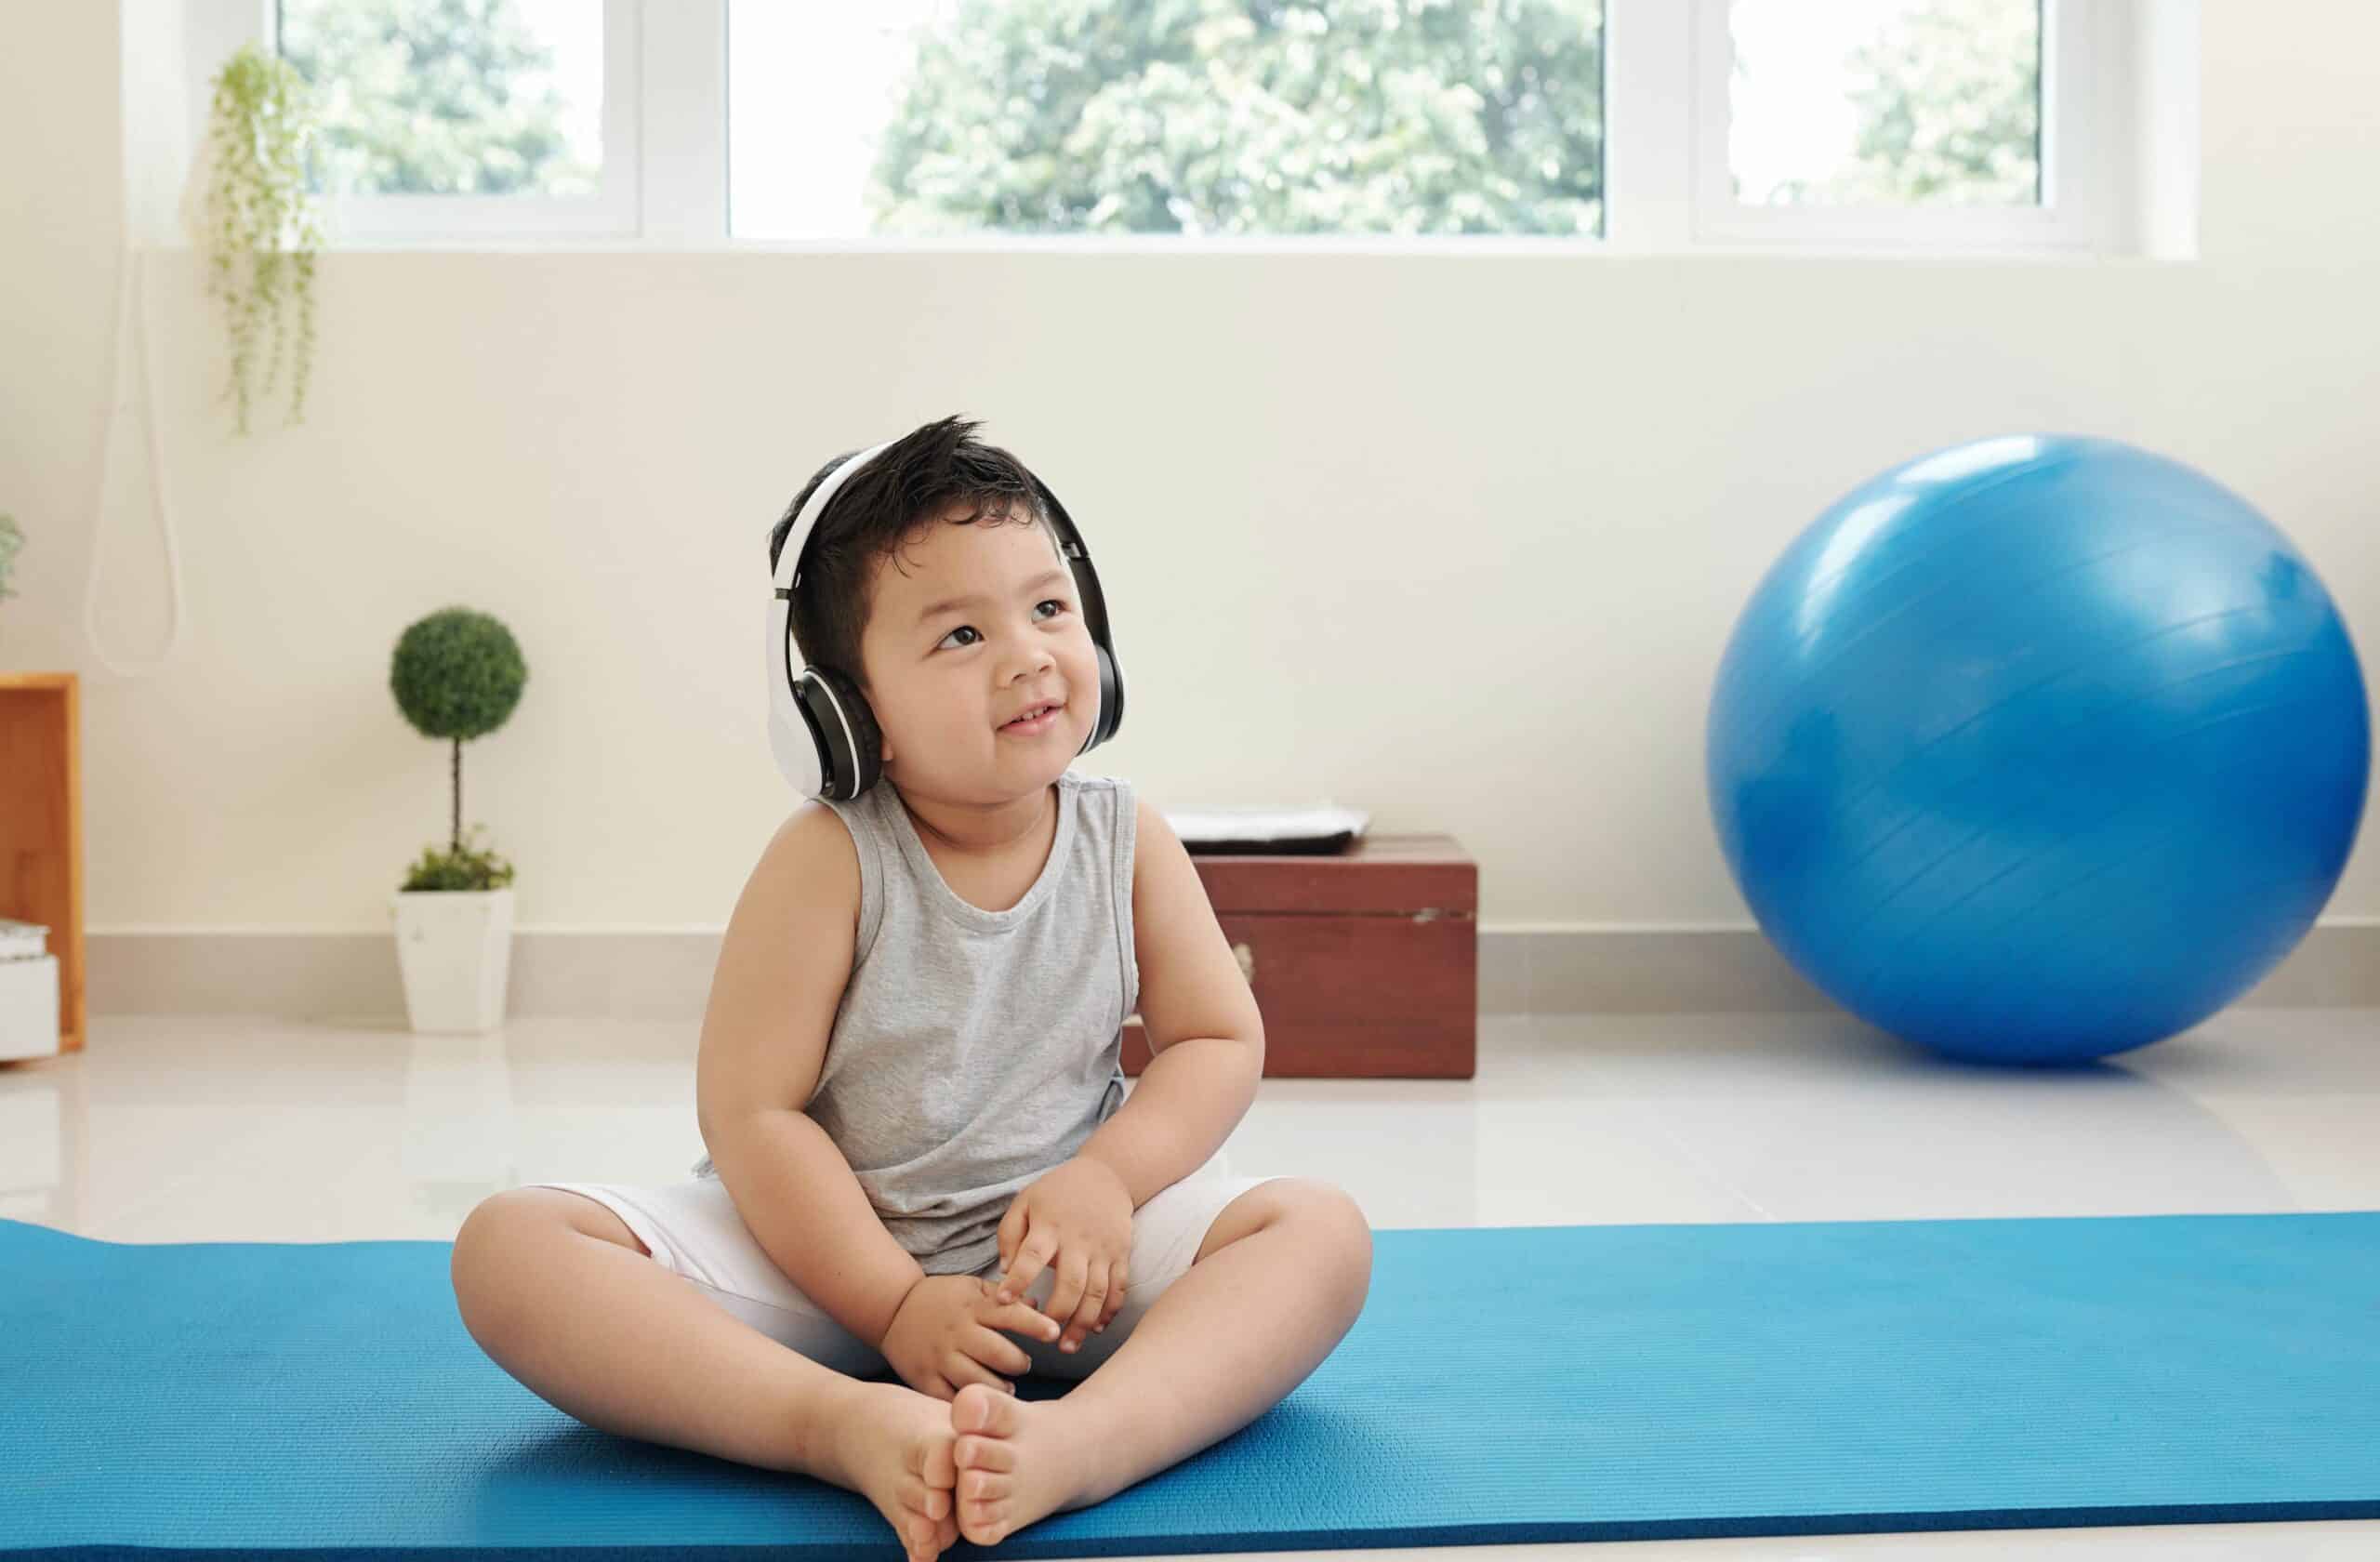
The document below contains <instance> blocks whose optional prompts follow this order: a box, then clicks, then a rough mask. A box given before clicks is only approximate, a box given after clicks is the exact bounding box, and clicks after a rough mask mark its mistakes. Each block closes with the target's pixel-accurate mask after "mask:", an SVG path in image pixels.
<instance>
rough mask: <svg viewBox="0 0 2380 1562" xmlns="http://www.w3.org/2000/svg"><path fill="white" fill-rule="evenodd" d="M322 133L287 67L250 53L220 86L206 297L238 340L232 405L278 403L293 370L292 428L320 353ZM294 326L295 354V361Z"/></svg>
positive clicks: (244, 52) (302, 84) (243, 412)
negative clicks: (311, 185) (318, 154)
mask: <svg viewBox="0 0 2380 1562" xmlns="http://www.w3.org/2000/svg"><path fill="white" fill-rule="evenodd" d="M315 129H316V124H315V118H314V111H313V107H312V104H311V101H310V100H309V95H308V91H307V87H306V81H305V78H304V77H302V76H300V75H299V74H298V73H297V71H296V70H294V69H293V68H291V66H290V65H289V64H288V63H287V62H286V61H285V60H280V59H278V58H276V57H274V56H271V55H268V54H265V53H263V52H262V51H260V50H259V49H258V47H257V46H255V45H254V44H245V45H243V46H241V47H240V49H239V51H238V52H237V53H235V54H233V55H232V56H231V59H230V60H228V61H226V62H225V64H224V66H223V69H222V71H221V73H219V74H218V75H217V76H216V78H215V98H214V101H213V104H212V106H211V107H210V109H209V111H208V116H207V139H208V142H209V145H210V148H211V151H212V164H211V167H210V169H209V173H208V179H207V184H206V197H205V221H204V223H203V225H202V232H203V233H204V235H205V255H206V267H207V289H206V291H207V297H208V298H219V299H221V300H222V301H223V306H224V313H225V320H226V322H227V324H229V326H230V328H231V384H230V386H229V388H228V389H227V390H226V391H224V399H226V400H228V401H231V403H233V404H234V405H235V406H236V407H237V409H238V414H239V427H240V432H241V433H243V434H245V433H246V432H247V431H248V408H249V404H250V403H251V402H252V401H253V400H254V399H255V398H256V397H257V396H258V395H270V394H271V391H272V388H273V387H274V385H275V384H277V383H278V382H279V380H280V377H281V371H282V369H283V367H284V364H290V365H291V374H290V401H289V421H290V423H292V424H297V423H300V422H303V421H304V419H305V409H306V381H307V377H308V369H309V367H310V365H311V361H312V358H313V351H314V257H315V254H316V252H317V251H319V250H320V249H321V248H322V243H323V233H322V223H321V220H320V218H319V216H318V214H317V212H316V210H315V206H314V202H313V199H312V197H311V194H310V193H309V192H308V191H307V189H306V163H307V156H308V153H309V152H310V151H311V146H312V142H313V138H314V133H315ZM293 323H294V329H295V334H296V337H297V342H296V351H295V352H294V354H293V353H292V352H291V351H290V348H291V343H290V336H291V334H292V329H293ZM268 324H270V325H271V328H272V356H271V360H270V361H269V362H268V363H267V364H266V366H265V379H264V384H263V386H262V387H261V388H260V389H259V388H258V387H257V386H256V383H255V381H256V369H257V350H258V346H259V344H260V341H261V338H263V335H264V332H265V328H266V326H267V325H268Z"/></svg>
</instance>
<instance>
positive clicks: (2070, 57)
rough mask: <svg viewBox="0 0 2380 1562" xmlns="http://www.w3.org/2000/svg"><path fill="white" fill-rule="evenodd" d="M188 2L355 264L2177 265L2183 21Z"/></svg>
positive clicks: (1743, 4) (1830, 5) (1695, 7)
mask: <svg viewBox="0 0 2380 1562" xmlns="http://www.w3.org/2000/svg"><path fill="white" fill-rule="evenodd" d="M184 4H185V5H186V6H187V7H188V20H187V23H186V43H187V46H188V49H189V58H190V60H191V70H190V73H189V80H190V84H191V86H192V99H193V101H192V102H191V103H190V104H189V105H188V106H189V108H190V109H191V111H192V112H191V117H190V120H189V122H188V128H189V131H190V134H189V136H188V137H187V138H186V139H185V141H184V144H185V145H188V146H196V145H198V144H199V141H198V132H199V127H200V126H203V124H204V120H205V109H206V98H207V87H206V84H207V82H209V81H210V80H211V78H212V75H213V73H214V72H215V71H216V70H217V69H218V68H219V66H220V64H221V61H222V60H223V58H224V57H225V56H226V55H227V54H228V53H229V52H230V51H231V48H233V47H236V46H238V45H239V44H241V43H244V42H248V41H257V42H260V43H263V44H266V45H267V46H271V47H274V48H277V49H279V50H280V51H281V53H282V54H283V56H284V58H286V59H288V60H291V61H292V62H293V63H295V64H297V65H298V68H299V69H300V71H301V72H302V73H304V74H306V75H307V76H308V78H309V79H310V80H311V81H312V82H313V83H315V84H316V86H317V87H318V89H319V90H320V92H321V104H322V107H323V110H324V114H325V116H326V120H327V125H328V128H327V129H326V131H325V134H324V138H323V142H322V145H321V147H320V148H319V150H318V152H317V154H316V158H315V166H316V182H317V187H318V188H319V189H320V190H321V191H322V192H323V193H324V197H325V200H326V203H327V208H328V209H327V211H326V214H325V215H326V217H327V218H328V223H327V227H328V231H329V234H330V238H331V241H332V242H333V243H334V244H339V243H347V244H351V245H352V244H361V245H403V244H441V243H454V242H456V241H466V242H471V241H482V240H518V241H522V242H525V243H530V244H539V245H542V244H549V243H574V244H584V243H588V242H597V243H602V242H609V243H612V244H615V245H632V246H633V245H670V246H674V247H714V246H721V245H734V246H739V247H769V246H776V245H826V246H832V247H848V246H866V247H927V248H943V247H996V248H997V247H1042V246H1058V247H1079V246H1093V247H1126V248H1131V247H1170V246H1179V245H1184V244H1199V245H1215V246H1220V247H1233V246H1236V245H1289V246H1292V247H1306V246H1320V247H1330V246H1333V245H1362V246H1365V247H1381V246H1383V245H1385V246H1389V247H1398V248H1434V247H1443V248H1455V249H1461V248H1467V247H1487V248H1493V247H1506V246H1518V247H1525V248H1542V247H1552V248H1557V249H1563V248H1581V247H1583V248H1589V249H1600V250H1606V251H1613V252H1668V251H1675V250H1682V249H1719V248H1725V247H1729V246H1741V245H1761V246H1788V245H1791V246H1818V247H1842V248H1858V249H1892V248H1902V249H1913V248H1924V249H1930V250H1935V251H2003V252H2005V251H2014V250H2022V251H2034V252H2049V253H2055V252H2058V251H2066V252H2070V253H2094V252H2114V253H2124V252H2129V251H2131V250H2133V249H2134V248H2135V247H2137V246H2136V245H2135V242H2134V241H2135V236H2136V235H2142V234H2146V235H2149V236H2150V237H2151V238H2152V239H2153V240H2154V241H2155V242H2156V243H2157V245H2159V246H2160V252H2161V253H2188V250H2189V247H2190V246H2191V245H2192V244H2193V243H2194V231H2195V221H2196V218H2195V211H2196V202H2195V179H2196V174H2195V167H2194V158H2195V152H2196V147H2195V129H2194V126H2195V123H2196V120H2195V93H2196V76H2197V72H2196V68H2195V67H2196V29H2197V9H2196V7H2197V4H2198V0H1202V3H1199V4H1183V5H1163V6H1158V5H1148V4H1141V3H1126V0H864V3H863V0H852V3H849V4H827V3H824V0H184ZM2169 77H2170V78H2171V79H2167V78H2169ZM131 112H133V113H144V112H153V111H152V110H151V108H150V106H149V105H148V104H147V103H146V102H145V101H139V102H135V103H134V104H133V105H132V106H131ZM2185 141H2187V142H2188V145H2187V146H2185V145H2183V143H2184V142H2185Z"/></svg>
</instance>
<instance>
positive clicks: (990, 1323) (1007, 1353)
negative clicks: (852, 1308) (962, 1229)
mask: <svg viewBox="0 0 2380 1562" xmlns="http://www.w3.org/2000/svg"><path fill="white" fill-rule="evenodd" d="M1002 1330H1006V1331H1011V1332H1014V1333H1020V1334H1024V1333H1029V1334H1031V1335H1033V1336H1034V1337H1035V1338H1036V1339H1038V1340H1043V1341H1049V1340H1054V1339H1056V1338H1057V1337H1058V1324H1057V1320H1056V1319H1054V1318H1046V1317H1042V1316H1041V1315H1040V1314H1039V1313H1037V1312H1035V1311H1034V1310H1033V1309H1032V1308H1031V1307H1030V1306H1028V1305H1026V1304H1025V1303H1022V1302H1015V1303H1011V1304H1006V1305H1002V1304H1000V1303H998V1302H996V1301H994V1300H993V1296H992V1282H991V1281H989V1280H981V1279H977V1278H976V1277H974V1276H972V1275H929V1276H927V1277H925V1278H924V1279H922V1280H919V1282H918V1283H917V1284H916V1285H913V1286H911V1287H910V1288H909V1294H908V1295H907V1296H906V1297H904V1298H902V1300H901V1309H900V1311H898V1312H896V1313H894V1314H893V1327H892V1328H891V1329H889V1330H885V1333H884V1342H883V1344H880V1345H879V1346H878V1347H877V1349H878V1350H879V1352H881V1353H882V1355H883V1357H884V1359H885V1360H886V1361H888V1362H890V1363H892V1366H893V1370H894V1371H895V1372H898V1373H899V1374H901V1381H902V1382H903V1383H907V1384H908V1385H909V1386H910V1387H911V1388H914V1389H916V1390H917V1391H918V1392H919V1394H931V1395H932V1396H933V1397H935V1398H937V1399H956V1398H958V1397H959V1390H960V1389H961V1388H964V1387H965V1386H967V1384H969V1383H988V1384H989V1385H990V1386H992V1387H993V1388H996V1389H998V1390H999V1391H1000V1392H1001V1393H1003V1394H1014V1393H1015V1392H1016V1385H1015V1384H1013V1383H1007V1382H1004V1381H1002V1380H1001V1378H1000V1377H999V1376H998V1372H997V1371H996V1370H995V1369H999V1370H1007V1371H1011V1372H1028V1371H1031V1370H1033V1358H1032V1357H1029V1356H1027V1355H1025V1347H1024V1346H1023V1345H1020V1344H1017V1343H1016V1342H1014V1341H1013V1340H1004V1339H1002V1338H1000V1332H999V1331H1002Z"/></svg>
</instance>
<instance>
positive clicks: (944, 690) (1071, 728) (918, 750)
mask: <svg viewBox="0 0 2380 1562" xmlns="http://www.w3.org/2000/svg"><path fill="white" fill-rule="evenodd" d="M875 592H876V595H875V600H874V604H873V606H872V608H871V609H870V611H869V614H868V622H867V628H866V630H865V631H864V632H863V633H862V635H861V637H860V660H861V662H862V664H863V665H864V666H865V667H866V669H867V675H868V704H869V706H870V707H871V708H873V709H874V711H875V713H876V721H877V725H878V726H879V728H880V729H881V731H882V735H883V740H884V741H883V754H884V774H885V775H886V776H887V777H888V778H889V779H891V780H892V781H893V783H894V784H895V785H896V786H898V787H900V788H902V790H904V791H905V792H914V793H916V794H918V795H920V796H930V797H935V798H944V799H948V800H951V801H965V802H987V803H988V802H1005V801H1013V800H1014V799H1017V798H1021V797H1026V796H1029V795H1031V794H1032V793H1033V792H1035V791H1037V790H1038V789H1039V788H1044V787H1047V786H1048V785H1049V784H1050V783H1051V782H1052V781H1054V780H1056V779H1057V777H1058V776H1059V774H1061V773H1063V772H1064V770H1065V768H1066V766H1067V764H1068V763H1069V762H1071V761H1073V759H1074V757H1075V755H1076V754H1077V753H1078V751H1079V750H1080V749H1081V748H1082V745H1083V740H1084V739H1085V738H1086V737H1088V736H1089V735H1090V734H1091V723H1092V721H1095V720H1096V719H1097V718H1098V714H1099V662H1098V657H1097V654H1096V653H1095V651H1094V650H1093V648H1092V645H1091V630H1090V629H1089V628H1088V627H1087V626H1086V625H1085V624H1084V622H1083V618H1082V602H1081V600H1080V598H1079V597H1078V594H1077V592H1076V590H1075V582H1074V576H1073V575H1072V574H1071V573H1070V572H1069V571H1068V570H1067V568H1066V564H1065V561H1064V559H1062V558H1060V557H1059V556H1058V549H1057V547H1056V544H1055V543H1054V542H1053V541H1052V540H1051V536H1050V534H1049V532H1048V531H1046V530H1045V529H1043V528H1042V527H1041V526H1040V525H1038V523H1037V524H1030V525H1020V524H1017V523H1013V522H1012V523H1006V524H998V523H978V524H969V525H952V524H949V523H946V522H945V521H943V520H942V519H941V518H939V517H938V518H937V519H936V522H935V523H934V524H933V525H932V526H931V527H929V528H928V529H926V530H925V531H924V532H922V533H920V534H919V535H918V536H916V537H915V538H914V539H913V540H911V541H909V542H907V543H906V544H904V545H903V547H902V549H901V550H900V554H899V556H898V558H897V559H886V560H884V561H882V562H881V563H879V565H878V568H877V576H876V585H875ZM960 597H966V598H972V599H973V600H972V601H969V602H964V603H962V604H960V605H958V606H954V607H944V608H939V609H936V604H938V603H942V602H947V601H948V600H950V599H952V598H960ZM930 609H935V610H934V611H929V610H930ZM1046 700H1058V701H1063V702H1064V704H1063V706H1062V708H1060V709H1058V710H1057V711H1056V712H1055V713H1054V714H1053V715H1052V716H1051V718H1050V719H1049V720H1048V721H1047V722H1046V724H1045V725H1044V726H1043V727H1042V728H1041V730H1040V731H1038V732H1034V733H1016V732H1002V731H1001V730H1000V727H1001V724H1002V723H1003V722H1004V721H1007V720H1008V719H1009V718H1011V717H1012V716H1014V715H1016V714H1017V713H1018V712H1019V711H1021V710H1023V709H1025V708H1026V707H1027V706H1030V705H1035V704H1038V703H1040V702H1043V701H1046Z"/></svg>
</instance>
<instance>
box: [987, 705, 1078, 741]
mask: <svg viewBox="0 0 2380 1562" xmlns="http://www.w3.org/2000/svg"><path fill="white" fill-rule="evenodd" d="M1064 708H1065V707H1064V706H1062V705H1050V706H1044V707H1042V708H1041V713H1040V714H1039V715H1038V716H1031V715H1028V716H1020V717H1018V718H1017V719H1016V720H1015V721H1011V722H1009V723H1008V724H1007V725H1006V726H1004V727H1002V728H1000V729H999V730H1000V731H1001V732H1003V733H1005V734H1007V735H1010V736H1012V737H1031V736H1033V735H1035V734H1037V733H1045V732H1048V731H1049V730H1050V729H1051V727H1053V726H1056V725H1057V724H1058V712H1059V711H1061V710H1064Z"/></svg>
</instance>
